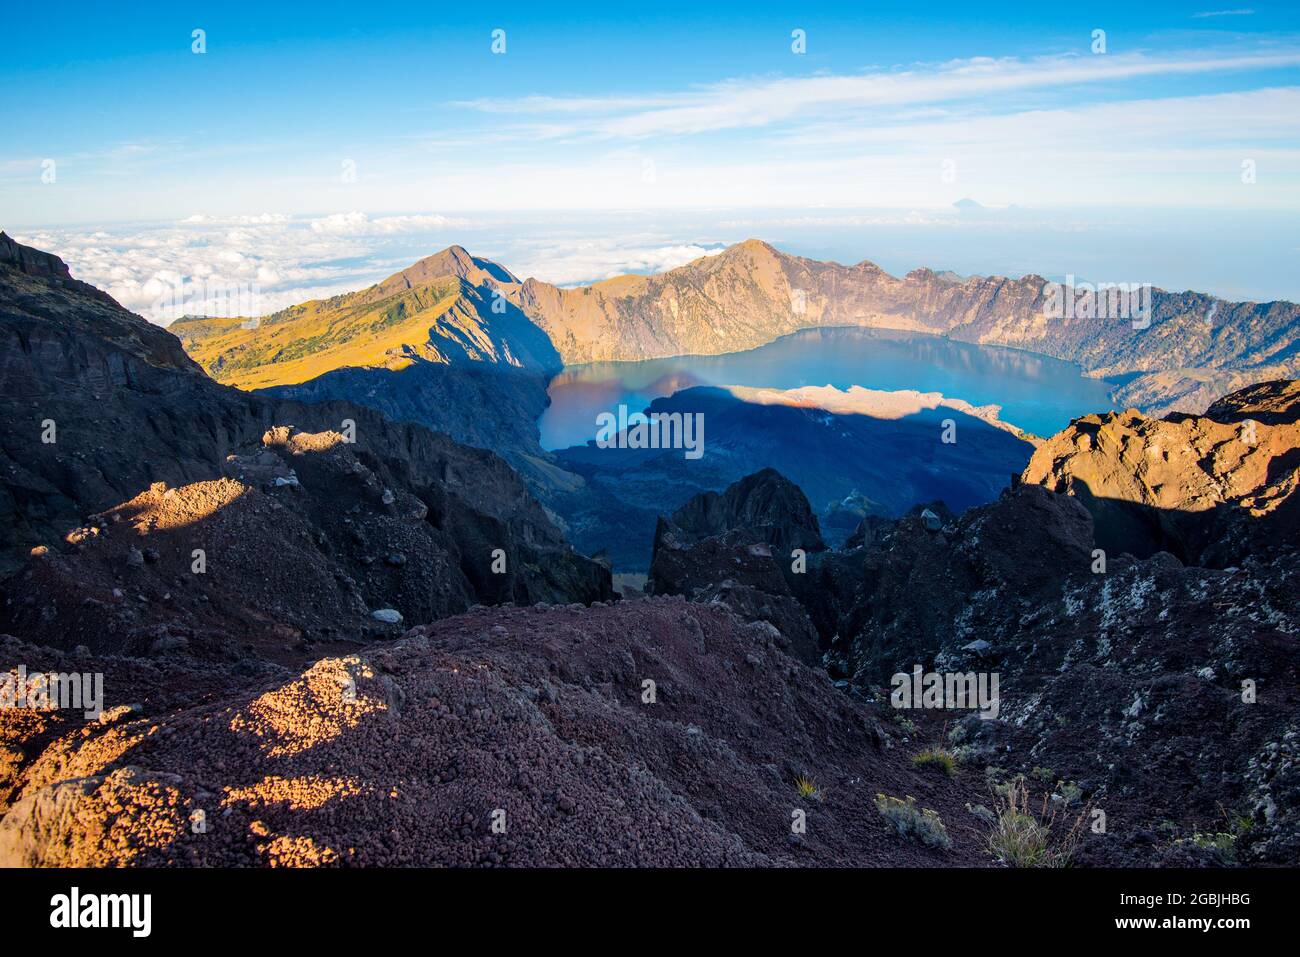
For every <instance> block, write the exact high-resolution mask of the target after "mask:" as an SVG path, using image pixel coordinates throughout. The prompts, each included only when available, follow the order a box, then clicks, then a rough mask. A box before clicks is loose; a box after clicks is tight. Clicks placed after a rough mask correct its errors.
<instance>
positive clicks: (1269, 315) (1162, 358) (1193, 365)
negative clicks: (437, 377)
mask: <svg viewBox="0 0 1300 957" xmlns="http://www.w3.org/2000/svg"><path fill="white" fill-rule="evenodd" d="M1045 285H1046V283H1045V280H1044V279H1043V278H1042V277H1040V276H1033V275H1030V276H1024V277H1022V278H1020V279H1008V278H1005V277H1001V276H972V277H969V278H967V279H964V280H960V279H956V278H955V277H953V276H952V275H951V274H946V273H936V272H934V271H932V270H929V269H917V270H914V271H912V272H910V273H908V274H907V275H906V276H904V277H901V278H899V277H895V276H891V275H889V274H888V273H886V272H884V271H883V270H882V269H880V268H879V267H878V266H876V265H874V264H873V263H870V262H865V261H864V262H861V263H857V264H856V265H852V266H842V265H840V264H838V263H828V262H818V261H816V260H811V259H805V258H802V257H799V256H790V255H787V254H785V253H782V252H780V251H778V250H776V249H774V248H773V247H771V246H769V245H768V244H766V243H763V242H760V241H757V240H749V241H747V242H744V243H741V244H739V245H737V246H733V247H731V248H729V249H727V250H725V251H724V252H722V253H720V254H718V255H715V256H708V257H705V258H703V259H699V260H696V261H695V262H692V263H689V264H687V265H685V266H682V267H679V268H678V269H673V270H669V271H668V272H665V273H662V274H660V275H656V276H624V277H619V278H617V279H610V280H607V281H605V282H600V283H595V284H593V285H591V286H585V287H579V288H574V289H558V288H556V287H554V286H550V285H548V284H546V283H542V282H538V281H537V280H533V279H529V280H528V281H527V282H525V283H523V284H522V286H521V287H519V288H518V289H511V290H510V291H509V295H510V296H511V298H512V299H513V300H514V301H516V302H518V303H519V305H520V306H521V308H522V309H523V310H524V311H525V312H526V313H527V314H528V315H529V317H531V318H532V319H533V320H534V321H535V322H536V323H537V324H538V325H539V326H540V327H541V328H542V329H544V330H545V331H546V333H547V334H548V335H549V336H550V338H551V341H552V342H553V343H555V347H556V348H557V349H558V350H559V352H560V354H561V356H563V358H564V361H565V362H566V363H578V362H590V361H595V360H602V359H605V360H616V359H646V358H655V357H659V356H671V355H683V354H698V355H714V354H718V353H723V352H736V351H739V350H742V349H751V348H754V347H756V346H759V345H763V344H764V343H768V342H771V341H772V340H774V339H776V338H778V337H780V336H783V335H786V334H788V333H791V332H795V331H797V330H799V329H806V328H810V327H815V326H875V327H882V328H892V329H906V330H912V331H917V332H926V333H931V334H935V335H946V336H951V337H952V338H954V339H960V340H962V341H966V342H975V343H987V344H995V345H1004V346H1013V347H1015V348H1019V349H1026V350H1028V351H1031V352H1039V353H1042V354H1044V355H1050V356H1055V357H1057V358H1061V359H1068V360H1070V361H1073V362H1077V363H1079V364H1080V365H1081V366H1083V368H1084V369H1086V370H1088V371H1089V372H1091V373H1093V374H1095V375H1098V376H1105V377H1115V378H1121V377H1122V378H1124V379H1125V381H1124V384H1123V385H1121V386H1119V387H1118V394H1119V396H1120V401H1123V402H1128V403H1133V404H1137V405H1141V406H1144V407H1147V408H1148V409H1149V410H1151V411H1153V412H1162V411H1167V410H1170V409H1174V408H1179V409H1184V410H1186V411H1193V412H1200V411H1203V410H1204V408H1205V406H1206V405H1207V404H1208V403H1209V401H1211V399H1212V398H1213V397H1214V396H1218V395H1222V394H1223V393H1224V392H1226V391H1228V390H1229V389H1232V388H1237V387H1240V386H1243V385H1246V384H1249V383H1250V382H1258V381H1261V380H1265V379H1269V378H1277V377H1281V376H1295V375H1296V374H1297V373H1298V372H1300V365H1298V364H1297V362H1300V360H1298V359H1297V355H1298V354H1300V349H1298V347H1300V306H1297V305H1295V304H1294V303H1283V302H1272V303H1254V302H1243V303H1229V302H1223V301H1221V300H1218V299H1215V298H1214V297H1211V296H1206V295H1202V294H1199V293H1190V292H1188V293H1172V292H1165V291H1164V290H1160V289H1155V290H1153V291H1152V293H1151V315H1150V317H1149V325H1145V320H1143V321H1139V322H1137V323H1136V324H1135V323H1134V322H1133V321H1132V320H1131V319H1122V318H1120V319H1095V318H1087V319H1084V318H1069V319H1065V318H1062V319H1049V318H1046V317H1045V309H1046V307H1047V305H1048V300H1049V296H1050V293H1049V290H1047V289H1046V288H1045ZM1135 325H1136V326H1138V328H1135Z"/></svg>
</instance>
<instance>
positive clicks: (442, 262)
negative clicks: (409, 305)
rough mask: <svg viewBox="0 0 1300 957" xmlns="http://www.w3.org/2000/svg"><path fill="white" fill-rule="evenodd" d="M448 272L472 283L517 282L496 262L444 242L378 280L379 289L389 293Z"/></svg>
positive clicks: (421, 284)
mask: <svg viewBox="0 0 1300 957" xmlns="http://www.w3.org/2000/svg"><path fill="white" fill-rule="evenodd" d="M448 276H454V277H456V278H457V279H463V280H465V281H466V282H468V283H469V284H470V285H473V286H481V285H493V284H496V283H505V284H510V285H517V284H518V283H519V282H520V280H519V277H518V276H516V275H515V274H514V273H512V272H511V271H510V270H509V269H507V268H506V267H505V266H502V265H501V264H500V263H495V262H493V261H492V260H490V259H481V258H479V257H477V256H474V255H472V254H471V253H470V252H469V251H468V250H467V249H465V247H464V246H448V247H447V248H446V249H443V250H440V251H439V252H436V253H434V254H433V255H432V256H426V257H424V258H423V259H421V260H419V261H417V262H415V263H413V264H411V265H410V266H407V267H406V268H405V269H403V270H402V271H401V272H396V273H393V275H391V276H389V277H388V278H387V279H385V280H384V281H383V282H381V283H379V289H380V291H381V293H383V294H384V295H389V294H391V293H393V292H397V291H399V290H402V289H413V288H415V287H416V286H423V285H425V284H427V283H430V282H433V281H434V280H435V279H443V278H446V277H448Z"/></svg>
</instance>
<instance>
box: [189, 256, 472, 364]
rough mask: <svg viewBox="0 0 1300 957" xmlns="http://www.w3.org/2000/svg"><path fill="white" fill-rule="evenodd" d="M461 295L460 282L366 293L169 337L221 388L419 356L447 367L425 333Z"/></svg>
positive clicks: (195, 325)
mask: <svg viewBox="0 0 1300 957" xmlns="http://www.w3.org/2000/svg"><path fill="white" fill-rule="evenodd" d="M460 292H461V288H460V281H459V280H457V279H455V278H454V277H444V278H442V279H438V280H435V281H434V282H431V283H428V284H426V285H423V286H420V287H417V288H414V289H407V290H404V291H403V292H400V293H396V294H394V295H390V296H385V297H383V298H381V299H373V298H372V297H371V296H370V295H369V294H368V293H369V290H366V291H363V292H359V293H351V294H348V295H345V296H336V297H334V298H332V299H325V300H313V301H311V302H305V303H301V304H299V305H296V306H290V307H289V308H288V309H284V310H281V311H280V312H277V313H273V314H271V315H270V316H267V317H265V318H263V319H260V320H259V321H258V322H257V323H256V325H254V324H252V323H249V322H248V321H247V320H244V319H205V318H204V319H180V320H177V321H176V322H175V323H173V324H172V326H171V331H172V332H174V333H176V335H177V336H178V337H179V338H180V340H181V342H182V344H183V345H184V346H185V349H186V351H187V352H188V353H189V354H190V356H192V357H193V358H194V360H195V361H196V362H198V363H199V365H201V366H203V368H204V369H205V370H207V372H208V374H209V375H210V376H212V378H214V379H216V380H217V381H219V382H225V383H227V384H228V385H233V386H237V387H238V388H241V389H261V388H266V387H268V386H275V385H292V384H295V383H299V382H306V381H308V380H309V379H314V378H316V377H317V376H319V375H322V374H323V373H326V372H330V371H332V370H334V369H339V368H344V367H355V366H383V367H385V368H389V369H400V368H403V367H404V366H406V365H409V364H410V363H411V362H412V361H413V360H414V358H415V357H417V356H418V357H421V358H425V359H430V360H433V361H443V362H446V361H448V357H447V356H446V355H445V354H444V352H443V350H440V349H439V348H438V347H437V346H436V345H433V344H432V343H431V335H430V330H431V328H433V327H435V326H437V325H438V324H439V323H440V322H444V321H446V318H447V314H448V313H449V312H451V311H452V310H453V307H454V306H455V305H456V304H457V302H458V300H459V298H460ZM462 318H463V317H462ZM461 325H464V323H461Z"/></svg>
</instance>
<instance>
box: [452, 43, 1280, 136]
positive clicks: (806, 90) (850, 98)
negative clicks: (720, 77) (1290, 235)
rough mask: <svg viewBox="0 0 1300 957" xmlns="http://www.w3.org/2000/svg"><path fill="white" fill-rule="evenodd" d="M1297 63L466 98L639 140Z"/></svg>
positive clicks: (1195, 58) (1184, 64)
mask: <svg viewBox="0 0 1300 957" xmlns="http://www.w3.org/2000/svg"><path fill="white" fill-rule="evenodd" d="M1297 64H1300V50H1297V49H1294V48H1281V49H1276V50H1268V51H1265V52H1250V53H1239V52H1201V51H1184V52H1180V53H1178V54H1174V55H1164V56H1153V55H1151V54H1147V53H1141V52H1138V53H1117V54H1107V55H1104V56H1093V55H1082V56H1079V55H1056V56H1044V57H1037V58H1033V59H1020V58H1013V57H1003V58H996V59H995V58H991V57H975V58H971V59H966V60H953V61H950V62H947V63H942V64H938V65H923V66H917V67H914V68H912V69H908V70H899V71H894V72H883V71H878V72H874V73H863V74H858V75H848V76H812V77H794V78H777V79H771V78H757V79H736V80H728V81H726V82H723V83H718V84H714V85H712V86H709V87H705V88H704V89H702V90H693V91H687V92H681V93H674V94H661V95H656V96H652V97H645V98H632V97H618V96H612V97H609V98H600V97H580V98H564V97H528V98H524V99H511V100H506V99H485V100H476V101H471V102H470V103H468V104H466V105H468V106H471V107H474V108H477V109H479V110H483V111H485V112H491V113H518V114H522V115H546V114H555V115H557V116H559V117H563V119H556V120H553V121H551V122H549V123H546V124H541V125H534V126H529V127H525V128H522V129H521V130H520V131H519V132H520V134H521V135H527V136H541V137H547V138H555V137H569V136H579V135H595V136H607V137H624V138H630V139H638V138H644V137H651V136H662V135H681V134H698V133H709V132H716V131H718V130H723V129H735V128H746V127H751V128H752V127H761V126H767V125H771V124H774V123H779V122H785V121H807V120H809V119H813V118H816V117H820V116H824V115H826V114H828V113H835V114H838V115H840V116H841V117H843V116H847V115H851V113H852V111H862V110H879V109H883V108H897V107H901V106H909V107H915V106H918V105H921V104H939V103H948V102H955V101H968V100H972V99H979V98H986V97H996V96H999V95H1004V94H1008V93H1012V92H1016V91H1027V90H1034V89H1045V88H1061V87H1072V86H1077V85H1079V84H1100V83H1108V82H1113V81H1119V80H1132V79H1137V78H1143V77H1157V76H1172V75H1186V74H1197V73H1216V72H1230V71H1242V70H1261V69H1270V68H1276V67H1286V66H1295V65H1297Z"/></svg>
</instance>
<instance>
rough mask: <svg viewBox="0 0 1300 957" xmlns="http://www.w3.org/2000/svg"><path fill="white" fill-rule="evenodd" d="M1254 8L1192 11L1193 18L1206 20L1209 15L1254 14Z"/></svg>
mask: <svg viewBox="0 0 1300 957" xmlns="http://www.w3.org/2000/svg"><path fill="white" fill-rule="evenodd" d="M1254 14H1255V11H1254V10H1207V11H1205V12H1204V13H1193V14H1192V19H1193V20H1208V19H1209V18H1211V17H1250V16H1254Z"/></svg>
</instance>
